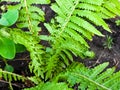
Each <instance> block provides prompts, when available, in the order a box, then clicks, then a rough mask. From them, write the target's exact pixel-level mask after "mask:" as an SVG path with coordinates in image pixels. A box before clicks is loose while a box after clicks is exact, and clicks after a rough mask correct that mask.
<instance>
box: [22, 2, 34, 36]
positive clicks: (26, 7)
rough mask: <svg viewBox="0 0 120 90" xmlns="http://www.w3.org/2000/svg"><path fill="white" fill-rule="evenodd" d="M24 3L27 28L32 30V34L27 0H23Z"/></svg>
mask: <svg viewBox="0 0 120 90" xmlns="http://www.w3.org/2000/svg"><path fill="white" fill-rule="evenodd" d="M24 3H25V9H26V13H27V16H28V24H29V26H28V28H29V30H30V32H32V34H33V33H34V32H33V31H32V23H31V19H30V16H29V13H28V12H29V10H28V5H27V1H26V0H24Z"/></svg>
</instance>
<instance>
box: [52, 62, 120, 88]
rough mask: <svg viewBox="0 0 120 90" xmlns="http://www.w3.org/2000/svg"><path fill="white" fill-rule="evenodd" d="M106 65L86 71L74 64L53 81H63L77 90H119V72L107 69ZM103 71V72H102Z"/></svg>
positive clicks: (83, 67)
mask: <svg viewBox="0 0 120 90" xmlns="http://www.w3.org/2000/svg"><path fill="white" fill-rule="evenodd" d="M107 65H108V63H104V64H101V65H98V66H96V67H95V68H92V69H88V68H86V67H85V66H84V65H83V64H79V63H74V64H72V65H71V66H70V68H68V69H67V70H66V72H65V73H62V74H59V75H58V76H57V77H55V79H54V80H53V81H56V82H59V81H64V82H66V81H67V82H66V83H68V84H69V85H70V86H71V87H73V86H74V85H75V84H78V85H79V86H78V87H79V90H86V89H87V90H118V89H120V72H116V73H114V70H115V68H109V69H107V70H104V69H105V68H106V67H107ZM103 70H104V71H103Z"/></svg>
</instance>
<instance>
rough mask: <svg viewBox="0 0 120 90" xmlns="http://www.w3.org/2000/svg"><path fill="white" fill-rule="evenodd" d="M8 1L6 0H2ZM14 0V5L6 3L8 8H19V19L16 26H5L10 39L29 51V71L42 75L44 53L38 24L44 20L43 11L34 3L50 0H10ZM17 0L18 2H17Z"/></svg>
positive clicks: (48, 1) (46, 2) (43, 2)
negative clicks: (24, 29) (25, 29)
mask: <svg viewBox="0 0 120 90" xmlns="http://www.w3.org/2000/svg"><path fill="white" fill-rule="evenodd" d="M2 1H8V0H2ZM10 2H11V3H12V2H16V4H15V5H7V8H8V9H18V10H19V19H18V20H17V22H16V27H14V28H7V29H8V30H6V31H8V32H9V34H10V36H11V39H12V40H13V41H14V42H15V43H19V44H22V45H24V46H25V47H26V48H27V50H28V51H29V52H30V56H31V59H32V61H31V63H30V65H29V66H30V71H31V72H34V73H35V75H36V76H38V77H39V76H41V77H42V78H43V77H44V76H43V74H44V68H42V67H43V65H44V64H43V63H44V61H43V60H42V55H43V53H44V51H43V49H44V47H43V46H42V45H39V42H40V40H39V38H38V33H39V31H40V27H38V24H39V23H40V22H42V21H44V12H43V11H42V10H41V9H40V8H38V7H36V6H35V5H36V4H48V3H50V0H41V1H40V0H11V1H10ZM17 2H19V3H17ZM23 28H27V29H28V30H29V31H25V32H24V31H23V30H22V29H23Z"/></svg>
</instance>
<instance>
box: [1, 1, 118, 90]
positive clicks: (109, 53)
mask: <svg viewBox="0 0 120 90" xmlns="http://www.w3.org/2000/svg"><path fill="white" fill-rule="evenodd" d="M53 1H54V0H53ZM38 7H40V8H42V9H43V11H44V12H45V14H46V16H45V18H46V21H45V22H49V21H50V20H51V18H52V17H54V12H53V11H52V10H51V9H50V7H49V5H42V6H41V5H38ZM117 19H119V18H118V17H116V18H114V19H109V20H106V22H107V23H108V25H109V27H110V29H111V30H112V33H108V32H107V31H104V30H103V28H101V27H97V28H98V29H99V30H100V31H101V32H102V33H103V34H104V35H105V37H98V36H94V37H93V41H92V42H89V45H90V47H91V50H93V51H94V52H95V54H96V56H95V58H94V59H85V60H80V59H79V58H76V59H77V60H78V61H80V62H83V63H84V64H85V65H86V66H87V67H90V68H91V67H95V66H96V65H98V64H100V63H103V62H109V67H113V66H115V67H116V71H118V70H120V26H116V24H115V20H117ZM39 25H40V26H41V27H42V31H41V32H40V34H46V35H49V33H48V32H47V30H46V29H45V27H44V25H43V23H40V24H39ZM106 35H109V36H110V37H111V38H112V39H113V44H112V48H111V49H108V48H105V47H104V45H103V44H104V43H105V42H106ZM41 44H42V45H45V46H49V45H48V43H47V42H45V41H42V42H41ZM29 62H30V57H29V53H28V52H25V53H19V54H17V55H16V58H15V59H14V60H11V61H8V64H10V65H12V66H13V67H14V69H15V70H14V73H17V74H20V75H23V76H30V75H31V73H30V72H29V69H28V63H29ZM4 66H5V63H4V62H3V61H2V60H0V68H4ZM12 85H13V88H14V90H21V88H24V87H30V86H32V85H31V84H30V83H29V82H28V83H27V84H25V83H22V82H13V83H12ZM0 90H8V82H7V81H5V80H2V79H0Z"/></svg>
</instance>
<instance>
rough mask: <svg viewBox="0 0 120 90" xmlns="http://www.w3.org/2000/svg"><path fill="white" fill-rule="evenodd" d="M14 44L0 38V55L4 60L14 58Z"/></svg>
mask: <svg viewBox="0 0 120 90" xmlns="http://www.w3.org/2000/svg"><path fill="white" fill-rule="evenodd" d="M15 52H16V51H15V44H14V42H13V41H12V40H10V39H8V38H5V37H0V55H1V56H2V57H4V58H6V59H13V58H14V57H15Z"/></svg>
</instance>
